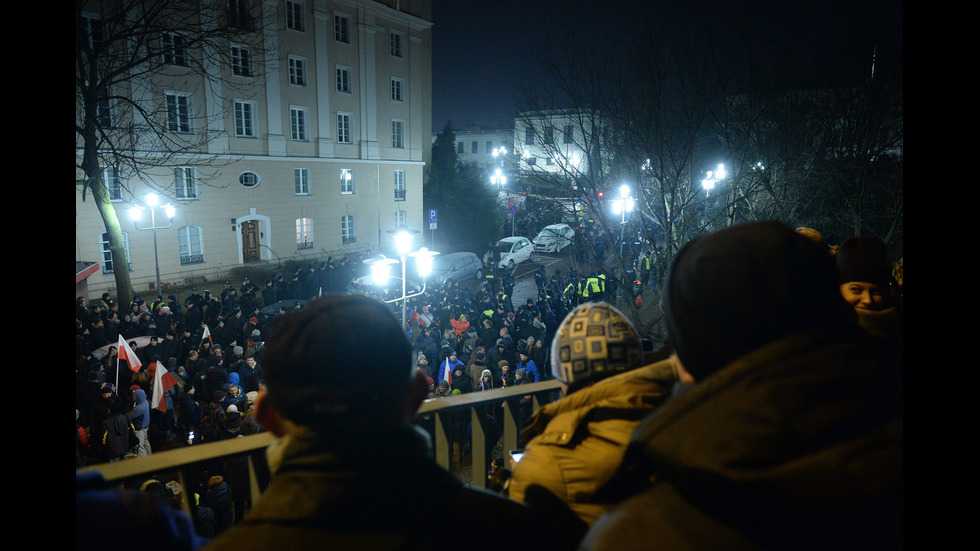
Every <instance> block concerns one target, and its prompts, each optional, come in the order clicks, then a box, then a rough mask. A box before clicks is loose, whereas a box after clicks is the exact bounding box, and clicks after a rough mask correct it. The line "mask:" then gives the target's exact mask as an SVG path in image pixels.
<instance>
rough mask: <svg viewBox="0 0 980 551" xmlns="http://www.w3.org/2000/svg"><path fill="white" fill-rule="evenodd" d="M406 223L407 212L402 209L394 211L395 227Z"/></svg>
mask: <svg viewBox="0 0 980 551" xmlns="http://www.w3.org/2000/svg"><path fill="white" fill-rule="evenodd" d="M407 225H408V213H407V212H406V211H403V210H396V211H395V227H396V228H400V227H402V226H407Z"/></svg>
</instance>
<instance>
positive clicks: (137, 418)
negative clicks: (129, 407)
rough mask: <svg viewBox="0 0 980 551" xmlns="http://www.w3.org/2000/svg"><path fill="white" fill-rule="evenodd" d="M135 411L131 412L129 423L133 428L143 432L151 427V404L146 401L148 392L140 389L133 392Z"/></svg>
mask: <svg viewBox="0 0 980 551" xmlns="http://www.w3.org/2000/svg"><path fill="white" fill-rule="evenodd" d="M133 401H134V405H133V411H131V412H129V422H130V423H132V424H133V428H134V429H136V430H141V429H145V428H148V427H149V426H150V402H149V401H147V399H146V391H144V390H143V389H142V388H138V389H136V390H135V391H133Z"/></svg>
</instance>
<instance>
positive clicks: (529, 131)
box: [524, 126, 534, 145]
mask: <svg viewBox="0 0 980 551" xmlns="http://www.w3.org/2000/svg"><path fill="white" fill-rule="evenodd" d="M524 143H526V144H527V145H534V127H533V126H528V127H527V128H525V129H524Z"/></svg>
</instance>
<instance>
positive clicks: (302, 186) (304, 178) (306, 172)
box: [293, 168, 310, 195]
mask: <svg viewBox="0 0 980 551" xmlns="http://www.w3.org/2000/svg"><path fill="white" fill-rule="evenodd" d="M293 180H294V181H295V183H296V195H309V194H310V169H308V168H294V169H293Z"/></svg>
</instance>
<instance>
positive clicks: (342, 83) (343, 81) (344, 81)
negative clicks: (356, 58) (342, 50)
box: [337, 65, 350, 94]
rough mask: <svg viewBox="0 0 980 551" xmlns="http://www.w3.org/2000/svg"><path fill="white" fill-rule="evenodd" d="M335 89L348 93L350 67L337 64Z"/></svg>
mask: <svg viewBox="0 0 980 551" xmlns="http://www.w3.org/2000/svg"><path fill="white" fill-rule="evenodd" d="M337 91H338V92H341V93H344V94H349V93H350V67H344V66H342V65H337Z"/></svg>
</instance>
